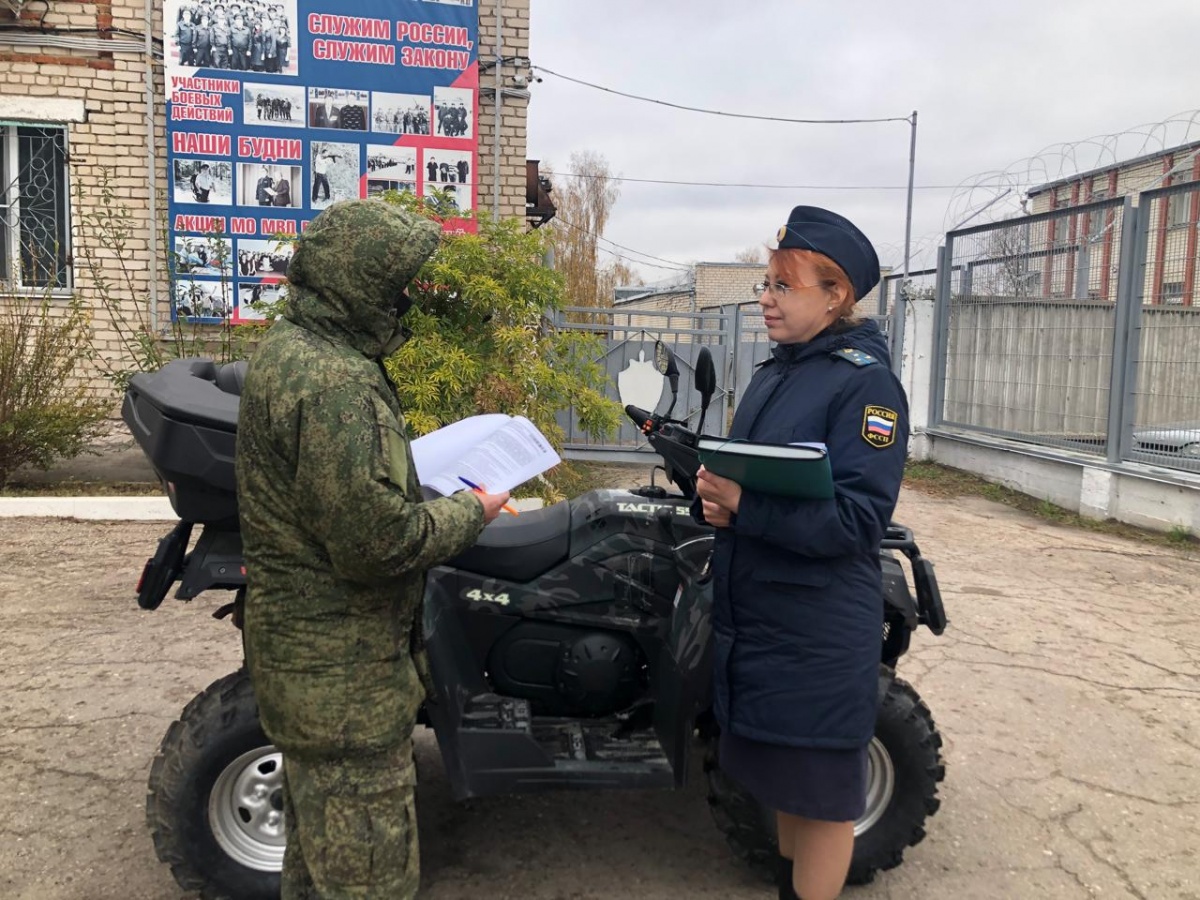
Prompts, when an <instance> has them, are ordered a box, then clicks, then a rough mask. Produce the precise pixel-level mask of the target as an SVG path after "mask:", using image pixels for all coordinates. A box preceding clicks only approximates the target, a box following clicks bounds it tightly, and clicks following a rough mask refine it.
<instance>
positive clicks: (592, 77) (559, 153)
mask: <svg viewBox="0 0 1200 900" xmlns="http://www.w3.org/2000/svg"><path fill="white" fill-rule="evenodd" d="M480 12H481V15H484V16H486V15H487V14H488V4H487V3H486V0H481V9H480ZM531 29H532V33H531V40H530V44H531V48H530V56H531V58H532V60H533V63H534V64H535V65H538V66H544V67H545V68H547V69H552V70H554V71H556V72H559V73H561V74H563V75H569V76H571V77H573V78H578V79H582V80H585V81H589V82H593V83H596V84H599V85H603V86H605V87H609V88H613V89H615V90H620V91H625V92H628V93H632V94H639V95H643V96H648V97H653V98H657V99H661V100H665V101H669V102H673V103H678V104H684V105H690V106H698V107H705V108H713V109H719V110H727V111H733V112H742V113H751V114H756V115H768V116H783V117H791V118H881V117H891V116H907V115H909V114H910V113H911V112H912V110H914V109H915V110H918V111H919V113H920V115H919V130H918V141H917V177H916V183H917V185H918V186H921V185H956V184H959V183H961V182H962V181H964V179H968V178H970V177H971V176H973V175H976V174H978V173H981V172H986V171H989V170H997V169H999V170H1003V169H1006V168H1008V167H1009V166H1010V165H1011V164H1013V163H1014V162H1017V161H1018V160H1021V159H1024V158H1027V157H1031V156H1034V155H1036V154H1038V153H1039V152H1040V151H1042V150H1043V149H1044V148H1046V147H1048V146H1049V145H1053V144H1059V143H1063V142H1075V141H1081V140H1083V139H1086V138H1089V137H1092V136H1093V135H1099V134H1110V133H1115V132H1123V131H1125V130H1127V129H1132V128H1134V127H1135V126H1139V125H1144V124H1146V123H1154V122H1161V121H1164V120H1167V119H1170V118H1172V117H1173V116H1174V115H1175V114H1177V113H1180V112H1181V111H1187V112H1188V114H1189V115H1190V112H1191V111H1192V110H1196V109H1200V45H1198V43H1197V42H1198V39H1200V2H1198V0H1139V2H1130V0H1004V2H1001V3H983V2H967V0H908V2H897V0H740V2H716V0H532V12H531ZM541 74H542V78H543V81H542V82H541V83H535V84H534V85H533V86H532V91H533V99H532V100H531V102H530V106H529V144H528V152H529V156H530V158H534V159H537V158H540V159H543V160H546V161H547V162H550V163H552V164H553V165H554V166H555V167H556V168H557V169H559V170H568V169H569V166H568V159H569V157H570V155H571V153H572V151H576V150H591V151H595V152H597V153H600V154H602V155H603V156H604V157H605V158H606V159H607V160H608V162H609V164H610V166H611V169H612V171H613V174H616V175H622V176H626V177H629V178H650V179H666V180H681V181H735V182H754V183H761V184H783V185H891V186H897V187H901V186H903V185H904V184H905V183H906V182H907V178H908V141H909V128H908V125H907V124H905V123H901V122H892V123H886V124H870V125H796V124H783V123H773V122H756V121H750V120H745V119H733V118H724V117H717V116H711V115H702V114H698V113H691V112H684V111H678V110H673V109H669V108H667V107H663V106H657V105H653V104H649V103H643V102H638V101H634V100H628V99H624V98H621V97H616V96H612V95H609V94H605V93H602V92H600V91H596V90H593V89H591V88H587V87H583V86H581V85H577V84H572V83H570V82H567V81H563V80H561V79H559V78H556V77H553V76H551V75H549V74H544V73H541ZM1189 138H1190V139H1191V140H1196V139H1200V126H1196V127H1192V128H1191V129H1190V133H1189V131H1188V130H1187V129H1186V128H1181V127H1179V126H1175V127H1174V128H1172V129H1171V130H1170V131H1169V132H1168V136H1167V142H1168V145H1173V144H1175V143H1179V142H1182V141H1183V140H1186V139H1189ZM1122 146H1123V147H1128V148H1132V149H1131V150H1130V152H1133V151H1134V150H1136V149H1138V148H1139V147H1140V146H1141V141H1140V140H1138V141H1136V142H1131V141H1129V140H1126V141H1124V142H1123V145H1122ZM1126 155H1128V154H1126ZM1076 159H1077V160H1078V161H1079V165H1082V166H1083V167H1085V168H1087V167H1090V166H1091V165H1092V164H1093V162H1094V160H1095V152H1094V151H1092V152H1091V155H1090V157H1089V153H1088V151H1087V149H1086V148H1080V152H1079V154H1078V155H1077V157H1076ZM1047 165H1048V166H1049V169H1048V175H1049V176H1050V177H1056V176H1057V175H1058V174H1059V167H1060V165H1061V163H1060V160H1059V159H1058V158H1052V159H1051V160H1050V161H1049V162H1048V163H1047ZM1066 166H1067V168H1069V169H1072V170H1075V168H1074V166H1073V164H1072V163H1070V162H1067V163H1066ZM1034 180H1035V181H1037V180H1038V179H1034ZM978 196H984V197H986V196H987V195H977V197H978ZM1014 196H1015V195H1014ZM953 197H954V191H952V190H943V189H931V190H918V191H917V193H916V204H915V216H914V226H913V234H914V241H916V240H917V239H923V240H924V244H923V246H930V245H932V246H936V236H937V235H938V233H939V232H942V231H943V230H944V229H945V228H946V227H948V226H950V225H953V224H955V222H954V221H947V219H948V216H947V211H948V206H949V204H950V203H951V200H952V198H953ZM964 201H965V198H963V197H960V198H959V201H958V205H959V207H960V208H966V209H968V210H970V209H973V208H975V206H977V205H978V203H979V201H978V199H976V200H974V201H971V202H964ZM799 203H804V204H811V205H817V206H826V207H829V208H831V209H835V210H837V211H838V212H841V213H843V214H844V215H846V216H848V217H849V218H851V219H852V220H853V221H855V222H856V223H857V224H858V225H859V226H860V227H861V228H862V229H863V230H864V231H865V232H866V233H867V234H868V236H869V237H870V238H871V239H872V240H873V241H874V242H875V244H876V246H877V247H878V248H879V251H880V257H881V260H882V261H883V262H884V263H885V264H887V263H895V264H897V266H898V265H899V262H900V260H901V248H902V246H903V238H904V205H905V194H904V191H903V190H871V191H834V190H769V189H756V188H754V189H752V188H709V187H684V186H670V185H653V184H634V183H624V184H623V185H622V186H621V197H620V199H619V200H618V202H617V205H616V208H615V210H614V213H613V217H612V221H611V222H610V224H609V227H608V229H607V230H606V232H605V235H604V236H605V237H606V238H608V239H610V240H611V241H615V242H617V243H619V244H624V245H626V246H628V247H631V248H634V249H636V250H639V251H643V252H645V253H649V254H653V255H654V256H658V257H662V258H665V259H667V260H671V261H677V262H683V263H687V262H694V261H700V260H703V261H714V262H719V261H729V260H730V259H731V258H732V256H733V254H735V253H736V252H738V251H739V250H742V249H744V248H746V247H750V246H762V245H763V244H765V243H768V242H770V240H771V238H772V237H773V235H774V234H775V231H776V230H777V228H778V227H779V225H781V224H782V223H783V222H784V221H785V220H786V217H787V213H788V211H789V210H790V209H791V208H792V206H794V205H796V204H799ZM972 204H974V205H972ZM955 212H956V213H957V210H956V211H955ZM956 217H957V215H956V216H955V217H951V218H956ZM978 221H983V219H982V218H981V219H977V220H976V222H978ZM973 224H975V223H974V222H973ZM619 252H624V251H619ZM929 259H930V257H929V256H928V255H925V256H923V257H920V258H917V260H916V261H917V262H918V263H927V262H928V261H929ZM641 271H642V272H643V274H644V276H645V277H646V278H648V279H650V280H654V279H658V278H663V277H668V276H669V275H670V274H671V273H670V272H669V271H664V270H662V269H651V268H648V267H647V268H644V269H641Z"/></svg>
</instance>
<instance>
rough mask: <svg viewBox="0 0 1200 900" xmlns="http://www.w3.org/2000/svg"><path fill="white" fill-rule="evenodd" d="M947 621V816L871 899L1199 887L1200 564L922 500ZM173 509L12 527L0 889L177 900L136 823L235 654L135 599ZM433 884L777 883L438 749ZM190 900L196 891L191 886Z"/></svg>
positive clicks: (431, 809)
mask: <svg viewBox="0 0 1200 900" xmlns="http://www.w3.org/2000/svg"><path fill="white" fill-rule="evenodd" d="M897 518H898V519H899V520H901V521H903V522H905V523H906V524H908V525H910V526H912V527H913V528H914V530H915V531H916V534H917V537H918V541H919V542H920V545H921V547H922V549H923V550H924V551H925V553H926V555H927V556H929V557H930V558H931V559H933V560H934V561H935V562H936V564H937V571H938V576H939V579H940V581H941V584H942V587H943V591H944V593H945V598H946V605H947V608H948V611H949V614H950V617H951V627H950V630H949V631H947V633H946V635H945V636H944V637H942V638H934V637H933V636H931V635H929V634H928V633H927V632H924V633H921V634H919V635H918V636H917V638H916V640H915V642H914V649H913V652H912V653H911V654H910V655H909V656H908V657H906V658H905V659H904V660H903V661H902V663H901V674H902V675H903V676H904V677H906V678H908V679H909V680H910V681H912V682H913V683H914V684H915V685H916V686H917V688H918V689H919V690H920V692H921V693H922V695H923V696H924V697H925V699H926V701H927V702H928V703H929V705H930V707H931V708H932V710H933V714H934V716H935V717H936V719H937V723H938V725H939V727H940V729H941V731H942V734H943V735H944V737H945V742H946V746H945V755H946V762H947V777H946V781H945V783H944V785H943V789H942V809H941V812H940V813H938V815H937V816H935V817H934V818H933V819H932V820H931V821H930V822H929V823H928V831H929V836H928V838H927V839H926V840H925V841H924V842H923V843H922V844H920V845H919V846H918V847H916V848H913V849H911V850H910V851H909V852H908V854H907V856H906V860H905V863H904V865H903V866H901V867H900V868H899V869H896V870H894V871H892V872H889V873H886V874H884V875H882V876H880V878H879V879H878V880H877V881H876V883H875V884H874V885H871V886H869V887H866V888H860V889H850V890H848V891H847V896H848V897H850V898H855V900H876V898H895V900H901V898H910V897H911V898H918V897H919V898H923V900H941V898H978V900H989V898H1049V900H1058V898H1063V900H1066V898H1085V897H1098V898H1105V900H1120V898H1192V900H1197V898H1200V856H1198V855H1197V854H1198V853H1200V823H1198V821H1197V818H1198V815H1200V613H1198V610H1197V601H1198V600H1200V562H1198V561H1197V559H1196V558H1195V557H1194V556H1193V557H1188V556H1186V555H1184V554H1183V553H1182V552H1176V551H1171V550H1168V549H1162V548H1158V547H1152V546H1149V545H1145V544H1140V543H1134V542H1131V541H1128V540H1124V539H1119V538H1113V537H1106V536H1097V535H1093V534H1090V533H1085V532H1081V531H1077V530H1072V529H1069V528H1060V527H1055V526H1050V525H1046V524H1044V523H1042V522H1039V521H1036V520H1034V519H1032V518H1029V517H1028V516H1026V515H1024V514H1022V513H1018V512H1015V511H1013V510H1010V509H1008V508H1005V507H1002V506H999V505H996V504H993V503H990V502H987V501H984V500H978V499H959V500H941V499H935V498H932V497H929V496H925V495H921V494H917V493H913V492H906V493H905V494H904V496H903V498H902V501H901V508H900V510H899V512H898V515H897ZM166 527H167V526H165V525H164V524H161V523H143V522H136V523H131V522H122V523H107V522H99V523H98V522H78V521H71V520H53V519H3V520H0V799H2V801H3V810H4V814H3V816H2V817H0V898H4V900H177V898H181V897H189V895H187V894H186V893H184V892H182V891H180V890H179V889H178V888H177V887H176V885H175V883H174V881H173V880H172V878H171V875H170V873H169V871H168V870H167V868H166V867H165V866H163V865H161V864H160V863H158V861H157V860H156V859H155V856H154V851H153V849H152V847H151V844H150V839H149V836H148V834H147V832H146V829H145V826H144V820H143V816H144V813H143V803H144V796H145V785H146V776H147V772H148V769H149V766H150V761H151V759H152V758H153V756H154V753H155V750H156V748H157V745H158V742H159V740H160V739H161V737H162V734H163V732H164V731H165V730H166V728H167V726H168V724H169V723H170V722H171V721H172V719H173V718H175V717H176V716H177V714H178V713H179V711H180V710H181V709H182V707H183V706H184V704H185V703H186V702H187V701H188V700H189V699H190V698H191V697H192V696H193V695H194V694H196V693H197V692H198V691H199V690H201V689H202V688H203V687H204V686H205V685H206V684H208V683H209V682H211V681H213V680H215V679H216V678H218V677H220V676H222V675H224V674H226V673H228V672H230V671H232V670H233V669H234V668H236V666H237V665H238V655H239V643H238V639H237V635H236V633H235V632H234V631H233V630H232V628H231V627H230V626H229V625H228V624H227V623H224V622H217V621H214V620H213V619H211V618H210V617H209V613H210V612H211V610H212V609H213V608H215V606H216V605H217V603H216V602H214V601H211V600H203V599H202V600H200V601H197V602H196V603H193V604H190V605H188V604H182V603H178V602H175V601H172V600H168V601H167V602H166V603H165V604H164V606H163V608H162V609H160V610H158V611H157V612H153V613H145V612H141V611H139V610H138V609H137V608H136V605H135V603H134V599H133V594H132V589H133V584H134V582H135V581H136V579H137V575H138V572H139V569H140V566H141V564H142V561H143V560H144V559H145V558H146V557H147V556H148V555H149V553H150V552H151V551H152V549H153V546H154V543H155V541H156V540H157V538H158V537H159V536H160V534H161V533H163V532H164V531H165V530H166ZM420 756H421V764H422V766H421V772H422V776H421V777H422V780H423V785H422V788H421V792H420V798H419V802H420V818H421V841H422V853H423V868H424V889H423V892H422V896H424V897H428V898H430V900H450V898H475V897H489V898H493V897H494V898H518V897H519V898H523V900H593V898H595V900H599V898H645V900H667V898H713V900H715V898H726V900H743V898H745V900H749V898H764V900H765V898H767V897H770V896H774V894H773V893H772V892H771V891H769V890H767V889H765V888H764V887H762V886H761V885H759V884H757V883H756V882H755V881H754V880H753V879H752V878H751V877H750V876H748V875H747V873H746V872H744V871H743V870H742V868H741V867H740V866H739V864H738V863H737V862H736V861H735V860H734V859H733V857H732V856H731V854H730V853H729V851H728V850H727V849H726V848H725V845H724V843H723V841H722V839H721V838H720V836H719V835H718V833H717V832H716V830H715V828H714V827H713V825H712V823H711V821H710V818H709V813H708V810H707V807H706V804H705V799H704V791H703V787H702V785H701V784H700V781H699V780H698V779H697V780H695V781H694V783H693V786H692V787H690V788H689V789H687V790H686V791H683V792H679V793H675V794H669V793H611V794H555V795H546V796H539V797H513V798H495V799H490V800H486V801H474V802H471V803H469V804H465V805H460V804H456V803H454V802H453V801H452V800H451V798H450V796H449V792H448V789H447V787H446V782H445V779H444V777H443V775H442V771H441V764H440V761H439V760H438V758H437V756H436V753H435V751H434V748H433V746H432V744H431V742H430V741H429V740H428V739H425V740H424V742H423V743H422V745H421V748H420ZM189 900H191V898H190V897H189Z"/></svg>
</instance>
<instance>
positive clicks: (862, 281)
mask: <svg viewBox="0 0 1200 900" xmlns="http://www.w3.org/2000/svg"><path fill="white" fill-rule="evenodd" d="M775 238H776V240H778V241H779V249H780V250H813V251H815V252H817V253H820V254H823V255H824V256H828V257H829V258H830V259H832V260H833V261H834V262H835V263H837V264H838V266H840V267H841V269H842V271H843V272H845V273H846V275H847V277H849V279H850V283H851V284H852V285H854V299H855V300H861V299H862V298H863V297H865V296H867V294H869V293H870V292H871V288H873V287H875V285H877V284H879V257H878V256H877V255H876V254H875V248H874V247H872V246H871V242H870V241H869V240H867V236H866V235H865V234H863V233H862V232H861V231H859V230H858V228H856V227H855V225H854V223H853V222H851V221H850V220H849V219H847V218H845V217H844V216H839V215H838V214H837V213H835V212H830V211H829V210H827V209H821V208H820V207H818V206H797V207H796V208H795V209H793V210H792V214H791V215H790V216H788V220H787V224H786V225H783V226H781V227H780V229H779V233H778V234H776V235H775Z"/></svg>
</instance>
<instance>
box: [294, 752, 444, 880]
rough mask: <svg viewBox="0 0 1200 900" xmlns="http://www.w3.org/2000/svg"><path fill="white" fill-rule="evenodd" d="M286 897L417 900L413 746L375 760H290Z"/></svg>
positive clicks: (418, 869)
mask: <svg viewBox="0 0 1200 900" xmlns="http://www.w3.org/2000/svg"><path fill="white" fill-rule="evenodd" d="M283 771H284V784H285V787H284V816H285V820H286V822H287V851H286V853H285V854H284V858H283V885H282V891H281V892H280V895H281V898H282V900H412V898H413V897H415V896H416V894H417V887H418V884H419V882H420V853H419V847H418V844H417V816H416V806H415V804H414V802H413V791H414V788H415V786H416V770H415V768H414V766H413V756H412V743H411V741H405V742H404V744H403V745H402V746H400V747H398V748H396V749H395V750H393V751H390V752H387V753H381V754H379V755H374V756H356V757H348V758H343V759H337V760H319V761H313V760H309V759H296V758H290V757H286V756H285V758H284V763H283Z"/></svg>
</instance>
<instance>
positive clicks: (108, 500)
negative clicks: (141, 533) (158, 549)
mask: <svg viewBox="0 0 1200 900" xmlns="http://www.w3.org/2000/svg"><path fill="white" fill-rule="evenodd" d="M18 516H19V517H22V518H36V519H107V520H111V521H137V520H145V521H167V520H171V519H178V518H179V517H178V516H177V515H175V510H173V509H171V501H170V500H168V499H167V498H166V497H0V518H14V517H18Z"/></svg>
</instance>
